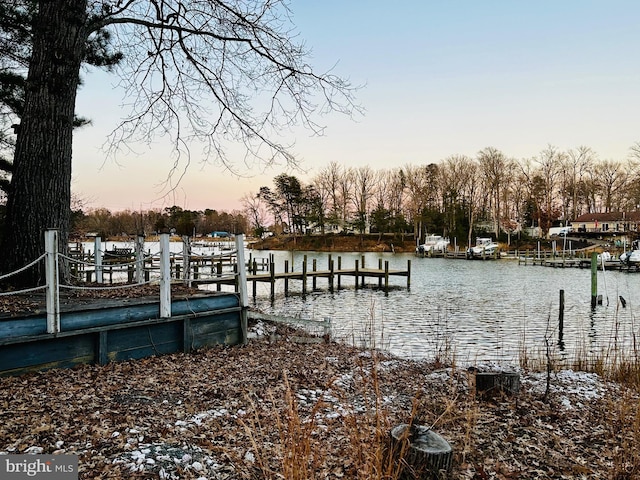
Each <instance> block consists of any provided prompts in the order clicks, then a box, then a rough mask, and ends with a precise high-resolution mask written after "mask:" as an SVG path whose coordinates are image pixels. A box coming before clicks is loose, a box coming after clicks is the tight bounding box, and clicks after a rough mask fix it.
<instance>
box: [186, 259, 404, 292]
mask: <svg viewBox="0 0 640 480" xmlns="http://www.w3.org/2000/svg"><path fill="white" fill-rule="evenodd" d="M261 268H262V269H265V268H266V270H267V271H266V272H264V273H258V261H257V259H252V260H251V259H250V261H249V274H248V275H247V283H251V284H252V286H253V289H252V293H253V297H254V298H255V297H256V294H257V292H256V290H257V284H258V283H268V284H270V286H271V298H274V297H275V286H276V282H278V281H283V282H284V293H285V295H288V294H289V282H290V281H292V280H293V281H299V282H302V294H303V295H304V294H306V293H307V291H308V288H309V283H311V289H312V290H316V289H317V281H318V279H326V281H327V284H328V288H329V290H330V291H333V290H334V289H335V288H337V289H338V290H339V289H340V288H342V277H354V278H355V288H356V289H359V288H364V287H365V286H366V284H367V283H366V282H367V279H374V280H375V281H376V282H377V287H378V288H380V289H384V291H385V293H388V292H389V279H390V278H391V277H405V278H406V279H407V288H411V260H408V261H407V269H406V270H395V269H394V270H392V269H390V268H389V262H388V261H384V262H383V260H382V259H379V260H378V268H367V267H365V259H364V256H363V257H361V259H359V260H355V262H354V267H353V268H344V267H343V265H342V257H338V259H337V265H336V263H335V260H334V259H333V258H332V256H331V255H329V258H328V261H327V269H323V270H319V269H318V262H317V260H316V259H313V261H312V262H311V269H309V262H308V261H307V256H306V255H305V256H304V259H303V262H302V270H300V271H295V272H294V271H290V270H289V261H288V260H285V261H284V271H282V272H276V268H275V262H274V261H273V257H271V258H270V261H269V263H268V265H267V266H264V265H263V266H262V267H261ZM234 282H236V276H235V275H220V276H216V277H211V278H194V279H193V280H192V281H191V283H192V284H194V285H204V284H215V285H216V286H217V289H218V290H220V286H221V285H225V284H226V285H233V284H234Z"/></svg>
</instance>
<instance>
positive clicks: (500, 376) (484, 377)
mask: <svg viewBox="0 0 640 480" xmlns="http://www.w3.org/2000/svg"><path fill="white" fill-rule="evenodd" d="M474 377H475V378H474V379H475V390H476V395H478V396H480V397H491V396H495V395H497V394H506V395H517V394H518V392H519V391H520V374H519V373H516V372H476V373H475V375H474Z"/></svg>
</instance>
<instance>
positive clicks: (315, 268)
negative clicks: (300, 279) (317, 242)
mask: <svg viewBox="0 0 640 480" xmlns="http://www.w3.org/2000/svg"><path fill="white" fill-rule="evenodd" d="M317 266H318V265H317V262H316V259H315V258H314V259H313V265H312V266H311V268H312V271H313V275H312V279H311V285H312V286H313V291H315V290H316V286H317V283H316V271H317Z"/></svg>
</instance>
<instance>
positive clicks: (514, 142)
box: [72, 0, 640, 211]
mask: <svg viewBox="0 0 640 480" xmlns="http://www.w3.org/2000/svg"><path fill="white" fill-rule="evenodd" d="M291 10H292V12H293V20H294V23H295V25H296V28H297V29H298V31H299V32H300V38H301V39H303V40H304V41H305V43H306V44H307V45H308V46H309V47H311V48H312V50H313V57H312V59H311V63H312V64H313V65H314V66H315V67H316V68H317V69H318V70H319V71H325V70H327V69H329V68H331V67H333V66H334V65H335V68H334V72H335V73H337V74H339V75H341V76H344V77H348V78H349V79H350V80H351V81H352V82H353V83H354V84H362V85H364V87H363V88H362V89H361V91H360V92H359V93H358V96H357V98H358V101H359V103H360V104H361V105H362V106H363V107H364V109H365V110H366V112H365V114H364V116H362V117H359V118H356V119H348V118H345V117H342V116H340V115H339V114H333V115H330V116H327V117H324V118H323V119H322V121H323V123H324V124H325V125H326V126H327V129H326V132H325V135H324V136H323V137H311V136H310V135H309V132H305V131H299V132H296V135H295V139H293V140H295V146H294V148H293V152H294V153H295V154H296V156H297V157H298V158H299V159H300V160H301V161H302V167H303V168H304V169H305V172H296V171H287V170H285V168H284V167H283V166H280V167H276V168H273V169H270V170H267V171H261V170H259V169H256V170H254V171H252V172H250V174H251V177H242V178H238V177H235V176H233V175H231V174H230V173H226V172H223V171H222V169H221V168H220V167H219V166H216V165H211V164H209V165H203V164H202V163H201V162H200V159H198V158H197V157H196V158H193V159H192V164H191V165H190V166H189V168H188V170H187V173H186V175H185V176H184V177H183V178H182V180H181V182H180V184H179V185H178V186H177V187H176V188H175V189H174V190H173V192H172V193H170V194H169V195H168V196H166V195H164V194H165V193H166V189H165V190H163V187H165V186H164V185H163V182H164V181H165V180H166V178H167V175H168V172H169V170H170V169H171V166H172V164H173V162H174V159H173V158H172V157H171V156H170V155H169V154H168V152H167V149H166V148H163V147H162V146H160V145H159V146H156V147H155V148H149V147H147V146H146V145H145V146H142V145H140V146H137V147H135V148H134V149H135V153H133V152H132V153H129V154H126V155H121V156H120V157H118V163H115V162H114V161H112V160H107V159H106V157H105V154H104V152H103V151H101V150H100V147H101V145H102V144H103V143H104V141H105V138H106V135H107V134H108V133H109V132H110V131H111V130H112V129H113V128H114V127H115V125H116V123H117V121H118V119H119V118H120V117H121V116H122V115H124V111H123V110H122V109H121V108H120V105H121V104H122V103H123V99H122V92H120V91H118V90H117V89H114V88H113V84H115V82H116V78H114V77H110V76H108V75H106V74H103V73H91V74H89V75H87V76H85V85H84V86H83V87H82V89H81V91H80V92H79V96H78V108H77V110H78V113H79V114H80V115H84V116H88V117H90V118H91V119H92V120H93V125H92V126H91V127H88V128H85V129H82V130H80V131H78V132H77V133H76V137H75V143H74V146H75V149H74V180H73V185H72V188H73V190H74V192H75V193H76V195H78V196H79V197H80V198H81V199H83V200H84V201H85V203H86V207H88V208H99V207H105V208H108V209H110V210H112V211H118V210H123V209H133V210H139V209H142V210H146V209H149V208H164V207H166V206H171V205H179V206H181V207H183V208H185V209H192V210H197V209H204V208H215V209H219V210H227V211H230V210H233V209H239V208H241V204H240V199H241V197H242V196H243V195H244V194H245V193H255V192H257V191H258V189H259V188H260V186H262V185H268V186H272V179H273V177H275V176H276V175H279V174H280V173H283V172H285V171H286V172H287V173H289V174H293V175H296V176H298V177H299V178H300V179H302V180H303V181H307V180H308V179H310V178H311V176H312V175H313V174H314V173H316V172H318V171H319V170H320V169H322V168H323V167H324V166H325V165H327V164H328V163H329V162H331V161H336V162H339V163H341V164H344V165H345V166H353V167H358V166H362V165H370V166H371V167H372V168H374V169H386V168H392V167H396V166H403V165H406V164H416V165H417V164H427V163H434V162H439V161H440V160H442V159H444V158H446V157H447V156H449V155H453V154H465V155H469V156H475V155H476V153H477V152H478V151H479V150H481V149H483V148H485V147H488V146H492V147H495V148H498V149H500V150H501V151H503V152H504V153H505V154H506V155H507V156H509V157H513V158H517V159H520V158H529V157H534V156H536V155H537V154H539V153H540V152H541V151H542V150H543V149H544V148H545V147H546V146H547V145H549V144H551V145H554V146H556V147H558V148H560V149H563V150H568V149H571V148H575V147H578V146H580V145H586V146H589V147H591V148H592V149H593V150H594V151H595V152H597V154H598V155H599V157H600V158H601V159H616V160H624V159H625V158H627V156H628V153H629V148H630V147H631V145H633V144H634V143H635V142H637V141H640V61H638V56H639V55H640V53H639V52H640V29H639V28H638V26H637V22H638V18H640V2H638V1H637V0H629V1H616V0H609V1H606V2H605V1H590V0H561V1H558V0H536V1H526V2H525V1H507V0H504V1H492V0H482V1H478V0H459V1H454V0H446V1H442V0H441V1H433V0H405V1H403V2H388V1H379V0H367V1H365V0H322V1H312V0H293V1H292V3H291Z"/></svg>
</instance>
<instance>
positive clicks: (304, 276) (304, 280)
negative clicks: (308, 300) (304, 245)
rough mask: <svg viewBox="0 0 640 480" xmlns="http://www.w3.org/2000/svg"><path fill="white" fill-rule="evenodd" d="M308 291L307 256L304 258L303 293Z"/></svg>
mask: <svg viewBox="0 0 640 480" xmlns="http://www.w3.org/2000/svg"><path fill="white" fill-rule="evenodd" d="M306 293H307V256H306V255H305V256H304V258H303V260H302V295H306Z"/></svg>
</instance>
